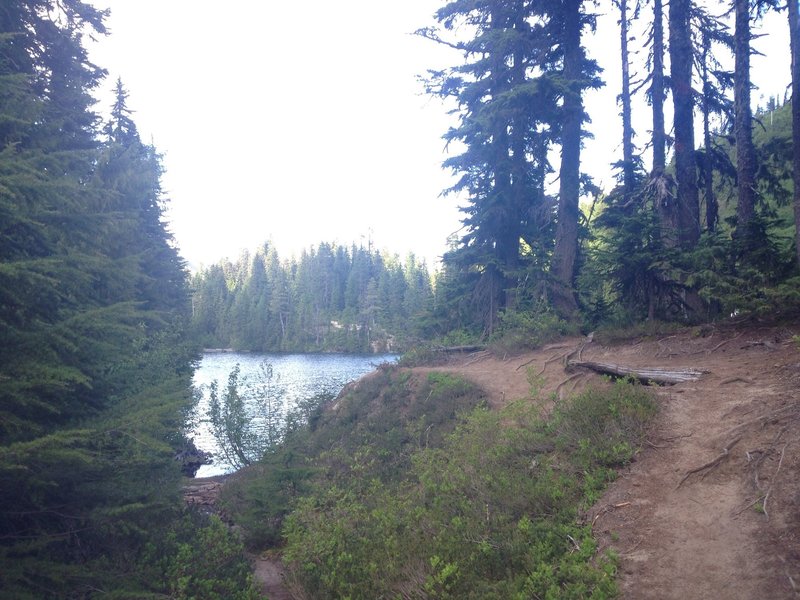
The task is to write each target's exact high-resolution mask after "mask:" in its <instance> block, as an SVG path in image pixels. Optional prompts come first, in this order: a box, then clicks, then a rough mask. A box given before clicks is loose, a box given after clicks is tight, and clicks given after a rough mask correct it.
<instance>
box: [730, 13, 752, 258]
mask: <svg viewBox="0 0 800 600" xmlns="http://www.w3.org/2000/svg"><path fill="white" fill-rule="evenodd" d="M750 4H751V2H750V0H734V3H733V8H734V12H735V20H736V31H735V33H734V40H735V56H736V67H735V85H734V104H735V110H734V126H733V130H734V135H735V137H736V179H737V181H736V188H737V193H738V202H737V205H736V217H737V224H736V235H737V237H738V238H740V239H742V240H743V238H746V237H748V233H747V232H748V229H749V228H750V225H751V221H752V219H753V218H754V216H755V207H756V193H757V192H756V153H755V147H754V146H753V114H752V110H751V108H750V87H751V86H750V38H751V34H750ZM743 241H744V240H743ZM745 245H747V243H746V242H745Z"/></svg>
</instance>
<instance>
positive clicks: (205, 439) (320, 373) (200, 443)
mask: <svg viewBox="0 0 800 600" xmlns="http://www.w3.org/2000/svg"><path fill="white" fill-rule="evenodd" d="M395 360H397V356H396V355H393V354H369V355H361V354H261V353H239V352H208V353H205V354H203V357H202V359H201V361H200V365H199V368H198V369H197V371H196V372H195V376H194V384H195V387H197V388H199V389H201V390H203V395H202V398H201V399H200V401H199V402H198V405H197V409H196V412H195V415H194V416H193V419H192V420H193V426H192V433H191V437H193V438H194V441H195V445H196V446H197V447H198V449H200V450H203V451H204V452H211V453H212V454H214V455H215V459H214V464H211V465H203V466H202V467H200V470H199V471H198V472H197V477H211V476H213V475H222V474H224V473H230V472H232V471H233V470H234V469H233V467H232V466H231V465H230V464H227V463H226V462H225V460H224V457H223V456H221V455H220V453H219V448H218V447H217V444H216V441H215V440H214V437H213V436H212V435H211V429H210V427H209V425H208V423H205V422H203V419H204V417H205V414H206V412H207V410H208V390H207V386H208V384H210V383H211V382H212V381H214V380H216V381H217V382H218V384H219V389H220V391H222V390H224V388H225V386H226V385H227V382H228V375H229V373H230V372H231V371H232V370H233V368H234V367H235V366H236V365H237V364H238V365H239V367H240V370H241V371H240V381H241V380H245V381H247V380H250V381H253V380H255V379H256V378H257V377H258V373H259V371H260V366H261V365H262V364H263V363H264V361H266V362H268V363H269V364H271V365H272V370H273V379H272V389H273V390H274V391H275V392H276V393H278V392H279V393H280V394H281V399H282V400H283V401H284V402H285V404H286V406H287V407H288V408H290V409H291V408H292V407H293V406H295V405H296V404H297V402H299V401H302V400H307V399H309V398H313V397H314V396H317V395H319V394H332V395H336V394H338V393H339V392H340V391H341V389H342V388H343V387H344V386H345V385H346V384H347V383H349V382H351V381H355V380H356V379H358V378H360V377H362V376H363V375H365V374H367V373H369V372H371V371H373V370H374V369H375V367H376V366H377V365H379V364H381V363H385V362H394V361H395Z"/></svg>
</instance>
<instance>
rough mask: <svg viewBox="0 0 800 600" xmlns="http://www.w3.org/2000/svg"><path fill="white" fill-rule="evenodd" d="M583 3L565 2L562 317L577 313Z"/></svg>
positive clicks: (559, 233) (558, 274) (558, 254)
mask: <svg viewBox="0 0 800 600" xmlns="http://www.w3.org/2000/svg"><path fill="white" fill-rule="evenodd" d="M582 4H583V2H582V1H581V0H565V1H564V2H563V3H562V5H561V7H560V8H561V13H560V15H559V17H560V22H561V31H560V34H561V38H560V40H559V41H560V42H561V49H562V61H563V62H562V77H563V78H564V82H565V85H564V89H563V103H562V116H561V119H560V120H561V123H560V125H561V136H560V141H561V166H560V169H559V192H558V225H557V228H556V240H555V249H554V251H553V262H552V273H553V279H554V283H555V285H554V288H553V305H554V306H555V308H556V310H557V311H558V312H559V313H560V314H561V315H563V316H566V317H574V316H575V313H576V312H577V310H578V304H577V300H576V298H575V292H574V279H575V264H576V260H577V255H578V221H579V217H580V208H579V201H580V194H581V190H580V185H581V182H580V179H581V139H582V124H583V121H584V119H585V114H584V110H583V100H582V93H583V90H584V89H585V87H587V86H586V84H585V79H584V73H585V68H586V65H587V62H586V56H585V51H584V48H583V46H582V45H581V31H582V30H583V26H584V19H585V15H584V14H583V13H582V11H581V6H582Z"/></svg>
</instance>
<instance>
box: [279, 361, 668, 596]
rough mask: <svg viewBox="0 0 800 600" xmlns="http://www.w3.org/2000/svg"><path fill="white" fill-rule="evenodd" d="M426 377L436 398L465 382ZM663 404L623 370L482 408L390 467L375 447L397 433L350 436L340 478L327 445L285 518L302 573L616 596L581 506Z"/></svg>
mask: <svg viewBox="0 0 800 600" xmlns="http://www.w3.org/2000/svg"><path fill="white" fill-rule="evenodd" d="M426 384H427V385H430V386H431V388H430V391H426V388H424V387H423V388H420V389H419V390H418V391H421V392H425V393H424V394H422V395H424V396H425V397H429V398H434V397H436V398H437V400H436V402H441V401H442V400H443V398H446V397H447V396H449V395H451V394H452V393H453V392H454V391H455V389H456V388H458V387H459V386H460V384H459V382H458V381H457V380H453V378H452V377H451V376H449V375H446V374H442V373H432V374H431V375H430V377H429V378H428V379H427V381H426ZM341 402H342V401H340V403H341ZM338 410H339V411H346V410H347V408H346V406H341V407H340V408H339V409H338ZM413 410H414V409H412V410H411V411H408V410H407V409H406V410H404V411H403V414H404V415H406V414H413ZM654 410H655V404H654V402H653V400H652V398H651V397H650V395H649V393H648V392H647V390H646V389H645V388H642V387H640V386H632V385H629V384H625V383H619V384H617V385H615V386H613V387H610V388H607V389H592V390H588V391H587V392H585V393H583V394H581V395H580V396H577V397H575V398H572V399H570V400H568V401H566V402H565V403H563V404H560V405H559V407H558V408H557V409H556V411H555V413H554V414H553V415H552V417H550V418H549V419H547V420H545V419H543V418H542V417H541V416H540V414H539V410H538V408H537V406H536V404H535V403H533V402H530V401H528V400H526V401H520V402H517V403H512V404H510V405H509V406H507V407H506V408H505V409H503V410H502V411H497V412H495V411H490V410H487V409H485V408H475V409H474V410H472V411H471V412H470V413H469V414H468V415H466V416H465V417H464V419H463V420H460V421H459V422H458V423H459V424H458V426H457V427H456V429H455V430H454V431H451V432H450V433H447V434H445V435H443V436H440V437H439V438H438V439H436V440H435V441H433V440H432V443H431V444H429V445H425V444H419V445H417V446H416V447H414V448H413V451H412V454H411V460H410V462H408V463H400V462H396V461H395V462H394V463H393V464H395V465H397V467H395V468H396V469H397V472H396V473H395V474H394V476H393V477H376V476H375V475H376V470H375V462H374V460H373V458H374V457H375V456H376V455H380V454H381V451H382V450H383V449H384V446H386V445H387V444H389V443H390V442H389V440H388V436H387V437H382V438H373V439H370V440H369V442H368V445H367V444H365V445H363V446H360V447H356V448H355V449H352V450H349V452H348V455H349V456H351V457H352V461H353V463H354V464H353V466H352V468H350V469H348V470H347V471H345V472H342V473H339V474H338V476H336V477H335V479H334V478H333V476H332V475H331V473H330V471H331V470H333V469H336V468H337V463H335V462H331V461H330V460H329V456H328V455H320V456H318V457H317V458H316V459H314V464H317V465H323V466H324V465H327V474H326V476H325V477H321V478H318V480H317V482H318V485H317V486H316V487H314V488H311V490H310V493H308V494H307V495H306V497H305V498H303V499H301V500H299V501H298V502H297V503H296V505H295V508H294V511H293V512H292V514H291V515H290V517H289V518H288V520H287V522H286V526H285V527H284V534H285V539H286V547H285V555H284V558H285V561H286V562H287V564H288V566H289V569H290V573H291V576H292V577H293V578H294V579H296V580H297V581H299V582H301V583H302V584H303V587H304V590H305V592H306V593H307V594H309V595H311V596H313V597H314V598H320V599H327V598H331V599H333V598H352V599H354V600H355V599H361V598H363V599H367V598H394V597H410V598H417V597H420V598H421V597H425V598H442V599H444V598H459V599H469V598H475V599H481V600H485V599H492V598H496V599H498V600H500V599H503V600H505V599H508V598H520V599H522V598H574V599H576V600H577V599H584V598H597V599H599V598H610V597H613V596H614V595H615V593H616V587H615V583H614V579H613V572H614V564H613V561H611V560H609V559H608V558H603V557H600V558H598V557H597V556H596V545H595V543H594V540H593V539H592V535H591V528H590V527H588V526H582V525H580V524H579V523H578V520H577V516H578V514H579V511H580V510H581V509H582V508H583V507H585V506H586V505H587V504H589V503H591V502H593V501H594V500H596V498H597V495H598V493H599V491H600V490H601V489H602V488H603V486H604V485H605V484H606V483H607V482H608V481H609V480H610V479H611V478H613V474H614V473H613V471H612V470H611V469H610V468H609V467H610V466H612V465H613V466H617V465H620V464H623V463H625V462H626V461H628V460H630V458H631V457H632V456H633V453H634V452H635V449H636V448H637V446H638V444H639V443H641V441H642V439H643V435H644V431H645V430H646V427H647V424H648V422H649V419H650V418H651V417H652V415H653V413H654ZM361 421H362V420H361V419H359V420H358V421H357V423H361ZM325 427H326V426H325V425H323V426H322V429H323V430H324V429H325ZM356 427H358V426H356ZM409 429H411V430H413V431H418V430H417V429H415V425H414V423H413V422H412V423H410V424H409ZM350 437H354V436H352V434H351V436H350ZM413 438H416V435H414V436H413ZM386 447H387V448H388V446H386ZM379 472H380V471H378V473H379Z"/></svg>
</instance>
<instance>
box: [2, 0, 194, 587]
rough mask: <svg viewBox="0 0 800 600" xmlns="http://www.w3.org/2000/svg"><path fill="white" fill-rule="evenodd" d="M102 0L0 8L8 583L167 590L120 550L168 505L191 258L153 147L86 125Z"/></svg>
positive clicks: (185, 357)
mask: <svg viewBox="0 0 800 600" xmlns="http://www.w3.org/2000/svg"><path fill="white" fill-rule="evenodd" d="M102 16H103V15H102V13H100V12H98V11H96V10H95V9H94V8H92V7H91V6H89V5H87V4H84V3H82V2H77V1H73V0H64V1H63V2H60V3H58V5H55V4H50V3H47V4H46V5H44V4H43V3H41V2H17V3H12V4H9V5H8V6H4V8H3V10H2V11H0V26H2V28H1V30H0V85H2V86H3V87H2V92H3V93H2V94H0V114H2V115H3V119H2V125H0V131H1V132H2V133H1V134H0V141H1V142H2V144H3V146H2V148H1V149H0V152H1V153H2V160H0V215H2V219H0V227H2V236H0V407H2V408H0V562H2V564H3V569H2V572H1V573H0V594H2V595H3V596H4V597H13V598H41V597H85V596H87V595H89V594H90V593H91V590H97V589H109V590H114V591H116V592H119V593H129V594H130V595H134V596H135V595H137V594H138V595H139V596H142V595H145V594H146V593H147V592H148V591H152V590H159V589H161V590H163V589H165V587H160V588H159V582H158V581H157V578H155V579H152V580H148V577H147V576H143V577H142V578H141V579H140V578H139V576H138V575H137V574H135V573H132V572H131V571H132V569H131V565H132V563H133V564H135V563H136V561H138V560H139V559H140V558H142V557H143V553H144V549H145V546H146V544H148V543H151V542H154V540H156V539H157V538H158V537H159V536H160V535H161V533H162V532H161V529H162V527H164V526H167V525H168V524H169V522H170V520H171V519H172V518H174V516H175V507H176V506H177V499H178V484H179V472H178V468H177V464H176V463H175V461H174V460H173V452H174V451H173V449H174V448H176V447H177V446H178V445H179V444H180V443H181V429H182V426H183V423H182V420H183V414H184V412H183V411H185V410H186V409H187V408H188V405H189V403H190V397H189V394H188V387H189V380H190V377H191V368H190V364H191V360H192V358H193V352H192V349H191V346H190V345H189V344H188V343H187V342H186V340H185V339H184V337H183V335H182V325H181V324H182V321H183V319H184V318H185V317H186V316H187V309H188V305H187V303H186V299H187V296H186V288H185V273H184V272H183V267H182V261H181V260H180V257H179V256H178V254H177V252H176V251H175V249H174V247H173V246H172V244H171V240H170V238H169V235H168V234H167V232H166V231H165V229H164V227H163V223H161V207H160V187H159V185H158V178H159V176H160V172H161V171H160V165H159V164H158V160H157V155H156V154H155V153H154V151H152V149H147V148H145V147H142V146H141V145H139V146H136V147H133V146H131V145H128V146H126V147H123V146H122V145H121V144H120V143H119V142H121V141H122V140H112V139H109V140H108V141H107V143H105V142H104V143H101V142H100V141H99V140H98V137H97V134H98V132H99V129H100V127H99V122H98V119H97V117H96V115H95V114H94V113H93V112H92V110H91V108H90V107H91V105H92V103H93V101H92V99H91V95H90V92H91V90H92V89H94V87H95V86H96V85H97V81H98V78H99V77H100V76H101V75H102V71H101V70H100V69H98V68H97V67H95V66H94V65H91V64H90V63H89V62H88V59H87V57H86V53H85V50H84V49H83V47H82V45H81V37H80V35H81V34H80V32H81V31H83V30H85V28H88V29H90V30H94V31H96V32H102V31H103V28H102ZM133 131H135V130H132V132H133ZM127 141H131V140H127ZM133 141H136V140H133ZM137 143H138V142H137ZM134 146H135V144H134ZM142 565H143V563H142ZM142 568H143V570H145V571H146V568H147V567H145V566H144V565H143V566H142ZM164 583H165V582H163V581H161V584H162V585H163V584H164Z"/></svg>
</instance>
